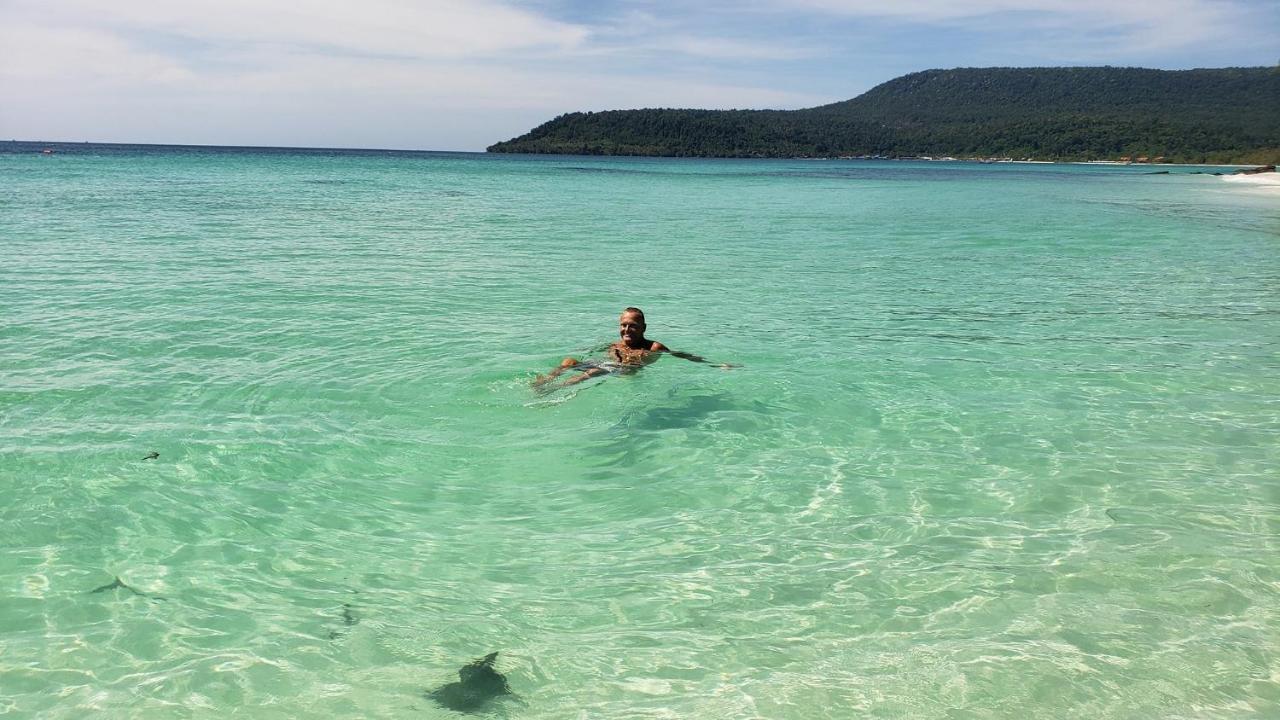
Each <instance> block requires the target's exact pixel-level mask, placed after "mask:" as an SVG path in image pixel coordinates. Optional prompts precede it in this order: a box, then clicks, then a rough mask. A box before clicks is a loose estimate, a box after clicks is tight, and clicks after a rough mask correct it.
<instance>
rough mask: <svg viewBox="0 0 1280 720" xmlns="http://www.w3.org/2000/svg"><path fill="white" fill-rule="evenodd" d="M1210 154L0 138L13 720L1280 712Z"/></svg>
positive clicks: (1272, 469) (1259, 220) (2, 571)
mask: <svg viewBox="0 0 1280 720" xmlns="http://www.w3.org/2000/svg"><path fill="white" fill-rule="evenodd" d="M45 149H48V150H49V151H50V152H43V151H44V150H45ZM1230 170H1231V168H1214V167H1186V166H1160V167H1154V166H1136V165H1135V166H1101V165H1072V164H1029V163H992V164H982V163H977V162H924V161H892V160H709V159H661V158H603V157H571V156H511V155H486V154H467V153H433V152H399V151H348V150H296V149H269V148H215V147H161V146H119V145H93V144H56V143H55V144H31V143H3V144H0V498H3V499H2V500H0V716H3V717H5V718H29V717H30V718H83V717H102V718H144V719H147V718H224V717H228V716H237V717H251V718H281V719H285V718H288V719H293V718H333V717H351V718H455V717H466V716H467V714H472V715H474V716H477V717H498V718H512V719H524V718H528V719H531V720H532V719H542V718H548V719H550V718H557V719H558V718H581V719H583V720H597V719H600V720H611V719H615V718H628V719H636V718H655V719H656V718H690V719H700V718H708V719H720V718H727V719H736V718H768V719H770V720H774V719H778V720H786V719H797V720H799V719H804V720H814V719H821V718H840V719H843V718H923V719H931V718H939V719H941V718H947V719H962V718H963V719H972V718H1011V717H1027V718H1064V719H1065V718H1084V717H1087V718H1275V717H1280V186H1274V185H1271V186H1268V185H1265V184H1262V183H1255V184H1251V183H1247V182H1231V181H1228V177H1227V176H1220V175H1217V174H1215V173H1223V172H1230ZM628 306H635V307H639V308H641V309H643V311H644V312H645V315H646V318H647V324H648V327H647V336H648V337H649V338H652V339H654V340H659V341H661V342H662V343H664V344H665V345H667V346H668V347H670V348H672V349H674V350H678V351H682V352H685V353H690V354H694V355H697V356H699V357H701V358H703V359H705V360H707V362H696V361H691V360H686V359H682V358H680V357H676V356H663V357H661V358H660V359H659V360H658V361H657V362H655V363H653V364H651V365H648V366H646V367H644V368H643V369H641V370H639V371H637V372H633V373H629V374H612V375H605V376H602V377H596V378H591V379H588V380H586V381H585V382H580V383H574V384H572V385H567V386H563V387H562V386H560V385H559V382H553V383H551V384H550V386H547V387H540V388H535V387H534V381H535V379H536V378H537V377H538V375H539V374H540V373H545V372H547V371H549V370H551V369H552V368H554V367H556V366H557V365H558V364H559V363H560V362H561V360H562V359H563V358H565V357H573V358H575V359H577V360H582V361H590V360H591V359H593V358H598V357H599V353H600V350H601V348H602V347H603V346H604V345H606V344H608V343H609V342H611V341H613V340H616V339H617V337H618V325H617V323H618V316H619V313H620V312H621V311H622V309H623V308H625V307H628ZM726 366H728V367H726ZM575 376H576V375H575V372H574V371H570V372H569V374H568V375H565V376H561V378H559V379H558V380H563V379H566V378H572V377H575ZM495 652H496V653H497V655H496V656H495V657H494V658H493V659H492V660H491V668H489V670H488V672H487V673H481V670H480V669H478V668H479V666H473V665H471V664H472V663H473V662H475V661H477V660H479V659H482V658H484V657H486V656H488V655H489V654H491V653H495ZM486 667H487V666H486ZM478 674H483V675H484V677H483V678H481V679H485V680H488V682H482V683H477V682H476V676H477V675H478ZM495 675H500V676H501V678H495ZM504 683H505V685H504ZM442 688H452V690H455V691H462V692H463V694H464V695H467V698H468V700H467V703H465V704H461V705H459V704H458V703H453V704H450V703H449V702H448V701H447V697H446V695H448V693H447V692H443V691H442ZM468 693H470V694H469V695H468ZM455 695H456V693H455Z"/></svg>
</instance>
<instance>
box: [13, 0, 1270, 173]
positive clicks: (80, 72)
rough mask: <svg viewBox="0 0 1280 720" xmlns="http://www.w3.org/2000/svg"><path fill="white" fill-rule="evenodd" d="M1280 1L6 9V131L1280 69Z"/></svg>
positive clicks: (184, 136)
mask: <svg viewBox="0 0 1280 720" xmlns="http://www.w3.org/2000/svg"><path fill="white" fill-rule="evenodd" d="M1277 36H1280V0H967V1H966V0H735V1H734V2H729V1H727V0H723V1H722V0H704V1H702V2H697V1H696V0H694V1H684V2H678V1H667V0H524V1H520V2H517V1H515V0H358V1H357V0H114V1H113V0H0V138H3V139H19V140H60V141H82V140H86V141H91V142H138V143H179V144H201V145H268V146H293V147H359V148H400V149H418V150H483V149H484V148H485V147H486V146H487V145H490V144H492V143H494V142H497V141H499V140H506V139H509V138H512V137H515V136H517V135H520V134H522V133H524V132H526V131H528V130H529V129H531V128H533V127H534V126H536V125H538V124H541V123H543V122H546V121H547V120H550V119H552V118H554V117H555V116H557V115H560V114H562V113H566V112H573V111H578V110H610V109H627V108H639V107H700V108H780V109H793V108H802V107H812V106H814V105H821V104H825V103H830V102H836V101H839V100H846V99H849V98H851V97H854V96H856V95H858V94H860V93H862V92H864V91H866V90H869V89H870V88H872V87H874V86H876V85H878V84H880V83H882V82H886V81H888V80H891V79H893V78H895V77H897V76H899V75H903V74H906V73H909V72H915V71H919V70H926V69H930V68H952V67H991V66H1022V67H1026V66H1062V65H1116V66H1136V67H1151V68H1164V69H1187V68H1195V67H1226V66H1258V65H1269V66H1274V65H1276V64H1277V63H1278V62H1280V43H1277V41H1276V38H1277Z"/></svg>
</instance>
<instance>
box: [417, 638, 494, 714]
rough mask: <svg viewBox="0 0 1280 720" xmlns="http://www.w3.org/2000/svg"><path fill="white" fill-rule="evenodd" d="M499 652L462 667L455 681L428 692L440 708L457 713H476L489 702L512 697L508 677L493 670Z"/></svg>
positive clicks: (428, 695)
mask: <svg viewBox="0 0 1280 720" xmlns="http://www.w3.org/2000/svg"><path fill="white" fill-rule="evenodd" d="M497 658H498V653H496V652H491V653H489V654H488V655H485V656H484V657H482V658H480V659H479V660H475V661H473V662H471V663H470V664H467V665H463V666H462V668H461V669H460V670H458V682H451V683H449V684H447V685H441V686H440V687H438V688H436V689H435V690H432V691H431V692H429V693H427V697H429V698H431V699H432V700H435V701H436V702H437V703H439V704H440V705H442V706H443V707H446V708H449V709H450V710H456V711H458V712H476V711H478V710H480V709H481V708H483V707H484V706H485V704H486V703H488V702H489V701H490V700H492V699H494V698H497V697H502V696H503V695H510V694H511V686H509V685H507V678H506V677H504V676H503V675H502V673H500V672H498V671H497V670H494V669H493V662H494V660H496V659H497Z"/></svg>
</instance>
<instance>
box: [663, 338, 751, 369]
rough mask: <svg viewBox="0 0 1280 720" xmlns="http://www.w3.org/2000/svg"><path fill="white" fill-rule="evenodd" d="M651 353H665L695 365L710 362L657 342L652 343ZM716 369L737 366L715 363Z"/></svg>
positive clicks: (699, 356)
mask: <svg viewBox="0 0 1280 720" xmlns="http://www.w3.org/2000/svg"><path fill="white" fill-rule="evenodd" d="M653 351H654V352H664V353H667V354H668V355H674V356H675V357H678V358H680V359H681V360H688V361H690V362H696V363H709V362H711V361H710V360H708V359H706V358H704V357H702V356H701V355H694V354H693V353H687V352H680V351H679V350H672V349H671V348H669V347H667V346H666V345H663V344H662V343H660V342H657V341H654V343H653ZM716 367H721V368H725V369H728V368H733V367H738V366H737V365H730V364H729V363H716Z"/></svg>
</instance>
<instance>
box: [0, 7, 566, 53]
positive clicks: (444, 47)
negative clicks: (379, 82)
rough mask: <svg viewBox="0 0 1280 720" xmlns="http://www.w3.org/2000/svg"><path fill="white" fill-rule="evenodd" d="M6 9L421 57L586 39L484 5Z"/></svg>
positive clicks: (205, 35)
mask: <svg viewBox="0 0 1280 720" xmlns="http://www.w3.org/2000/svg"><path fill="white" fill-rule="evenodd" d="M9 5H10V8H9V12H10V13H11V14H12V13H14V11H17V14H21V15H24V16H26V17H28V18H30V19H32V20H34V21H38V22H41V23H42V24H46V25H52V26H63V27H65V26H86V25H87V26H91V27H95V28H103V29H109V30H117V31H127V32H152V33H164V34H168V35H171V36H175V37H178V38H185V39H189V40H200V41H205V42H211V43H234V44H237V45H242V44H253V43H257V44H269V45H279V46H291V47H299V48H311V49H317V50H321V49H322V50H325V51H328V52H335V51H338V52H347V53H354V54H365V55H388V56H400V57H418V58H427V57H433V58H439V57H449V58H458V57H483V56H491V55H495V54H499V53H505V52H510V51H515V50H528V49H549V50H565V49H571V48H573V47H575V46H578V45H580V44H581V43H583V42H584V41H585V40H586V39H587V37H588V35H589V31H588V29H587V28H585V27H583V26H579V25H572V24H568V23H561V22H556V21H553V20H549V19H546V18H543V17H541V16H538V15H536V14H533V13H530V12H526V11H524V10H520V9H517V8H513V7H508V6H506V5H502V4H500V3H497V2H492V1H490V0H361V2H350V1H349V0H313V1H311V2H296V1H293V2H291V1H287V0H128V1H124V2H119V1H118V2H100V1H99V0H53V1H52V2H40V1H39V0H10V3H9Z"/></svg>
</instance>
